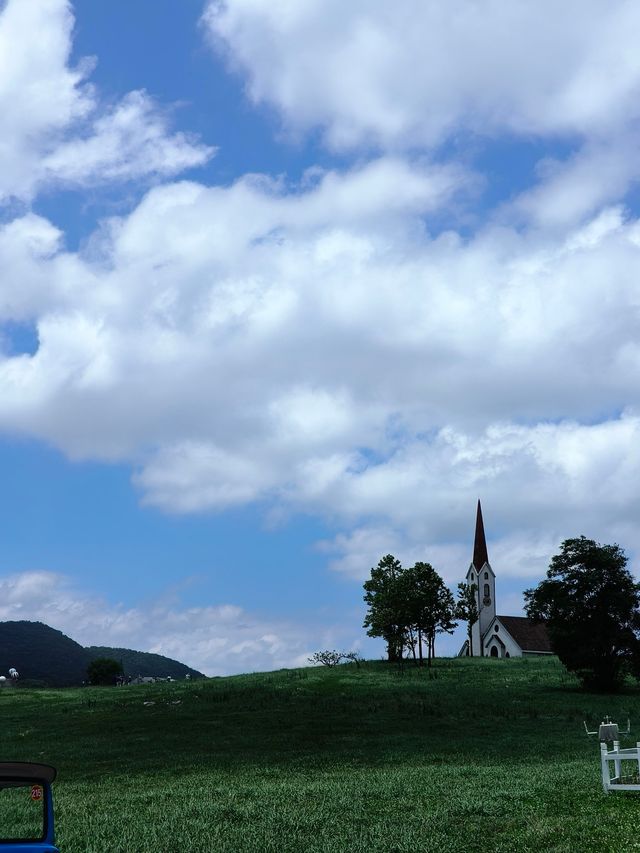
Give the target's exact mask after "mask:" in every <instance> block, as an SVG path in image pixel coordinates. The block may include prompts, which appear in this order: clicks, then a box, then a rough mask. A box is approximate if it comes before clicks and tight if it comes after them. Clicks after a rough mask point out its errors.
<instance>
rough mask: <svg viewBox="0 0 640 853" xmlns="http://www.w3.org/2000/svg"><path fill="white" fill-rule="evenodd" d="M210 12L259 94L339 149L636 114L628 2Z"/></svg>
mask: <svg viewBox="0 0 640 853" xmlns="http://www.w3.org/2000/svg"><path fill="white" fill-rule="evenodd" d="M204 21H205V25H206V26H207V28H208V30H209V32H210V35H211V38H212V41H213V44H214V45H215V47H216V48H217V49H223V50H226V52H227V56H228V58H229V61H230V63H231V65H232V67H234V68H236V69H237V70H239V71H241V72H242V73H243V74H244V75H246V88H247V93H248V95H249V97H250V98H251V99H252V100H253V101H254V102H258V103H259V102H266V103H269V104H272V105H274V106H275V107H276V108H277V109H278V110H279V111H280V113H281V114H282V116H283V118H284V120H285V122H286V123H287V124H288V125H289V126H290V127H291V128H293V129H294V130H298V131H299V130H302V131H307V130H309V129H311V128H315V127H320V128H322V129H323V130H324V132H325V133H326V138H327V141H328V143H329V144H330V145H332V146H335V147H338V148H356V147H358V146H363V145H364V146H368V145H370V144H371V142H373V143H374V144H377V145H379V146H381V147H383V148H385V149H390V148H393V149H396V150H398V149H406V148H415V147H421V148H422V147H429V148H431V147H434V146H437V145H439V144H440V143H442V142H443V141H446V140H447V139H448V138H450V137H451V136H452V135H455V134H458V133H460V132H461V131H462V132H464V133H465V134H474V135H479V136H486V135H488V136H492V135H496V134H503V133H513V134H523V135H542V136H548V135H550V134H554V135H556V134H560V135H569V136H572V135H577V136H589V137H591V136H609V135H610V134H611V132H612V130H616V129H619V128H620V127H622V126H626V125H627V124H628V122H629V121H630V120H631V121H633V120H637V119H638V118H639V117H640V115H639V111H640V107H639V106H638V98H637V94H638V87H639V85H640V58H639V57H638V52H637V50H636V45H635V33H636V32H637V29H638V26H639V25H640V10H638V7H637V4H635V3H633V2H630V0H615V2H612V3H607V4H603V3H601V2H599V0H568V2H565V3H563V4H562V5H561V6H559V5H558V4H557V3H554V2H552V0H541V2H538V3H534V4H531V3H524V2H516V3H509V4H506V5H505V3H503V2H501V0H483V2H480V3H478V2H475V0H463V2H461V3H458V4H456V8H455V10H452V9H451V8H450V7H449V6H447V5H443V4H442V3H440V2H438V0H405V2H403V3H402V4H401V5H400V6H397V5H390V4H389V3H387V2H385V0H373V2H370V0H354V2H350V3H348V4H345V3H343V2H341V0H305V2H297V0H280V2H272V0H212V2H210V4H209V6H208V8H207V10H206V12H205V15H204Z"/></svg>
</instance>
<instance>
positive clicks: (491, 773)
mask: <svg viewBox="0 0 640 853" xmlns="http://www.w3.org/2000/svg"><path fill="white" fill-rule="evenodd" d="M0 701H1V702H2V704H3V708H2V715H3V740H4V743H5V748H4V750H3V752H4V754H5V757H7V758H15V759H21V760H40V761H45V760H46V761H50V762H51V763H53V764H54V765H56V766H57V767H58V769H59V781H58V782H57V783H56V803H57V808H56V814H57V819H58V839H59V842H60V844H61V847H62V849H63V850H64V851H66V853H69V851H87V853H91V851H94V853H103V851H105V850H112V851H121V853H129V851H136V853H145V851H155V850H184V851H189V852H190V853H191V851H193V852H194V853H197V851H209V850H216V851H229V853H231V851H233V853H241V851H255V853H258V851H260V853H263V851H274V853H275V851H278V853H280V851H285V853H287V851H290V853H301V851H317V853H320V851H322V853H345V851H349V853H352V851H380V853H390V851H395V853H404V851H406V853H416V851H438V853H442V851H490V853H493V851H504V853H507V851H508V853H513V851H518V853H520V851H522V853H527V851H535V852H536V853H540V851H556V852H557V853H559V851H567V853H569V851H571V853H575V851H581V853H588V851H598V853H601V851H609V850H616V851H631V850H636V849H637V831H638V829H637V828H638V809H639V808H640V798H638V797H636V796H635V795H633V794H632V795H625V794H615V795H610V796H609V797H607V796H605V795H604V794H603V793H602V790H601V787H600V766H599V755H598V745H597V743H596V742H595V740H594V739H588V738H587V737H586V735H585V734H584V730H583V726H582V721H583V719H587V720H588V721H589V722H591V723H596V722H598V721H599V720H600V719H601V718H602V716H603V715H604V714H606V713H608V714H611V715H612V716H613V717H614V718H616V719H618V720H623V719H624V720H626V718H627V716H630V717H631V722H632V729H633V727H634V726H635V731H632V735H633V737H634V738H637V736H638V734H637V732H638V726H640V692H638V690H637V689H635V688H634V689H631V690H630V692H628V693H626V694H622V695H619V696H615V697H607V696H601V695H593V694H586V693H582V692H581V691H580V690H578V689H577V686H576V684H575V682H574V680H573V678H571V677H570V676H567V675H566V674H565V673H564V671H563V669H562V667H561V666H560V665H559V664H558V662H557V661H556V660H555V659H545V660H533V659H519V660H518V659H511V660H508V661H497V660H478V659H471V660H468V659H467V660H464V659H443V660H438V661H436V666H435V668H434V670H433V672H432V673H431V675H430V674H429V672H428V671H427V670H426V669H425V670H417V669H414V668H413V666H407V667H405V669H404V671H400V670H398V669H397V668H396V667H395V666H389V665H385V664H384V663H382V662H375V663H367V664H365V665H363V666H361V667H360V668H359V669H357V668H355V667H354V666H353V665H351V664H350V665H346V666H342V667H338V668H336V669H301V670H290V671H289V670H284V671H280V672H275V673H268V674H260V675H246V676H237V677H232V678H217V679H209V680H206V681H202V682H184V681H181V682H177V683H175V684H162V685H152V686H150V687H146V686H139V687H124V688H102V689H100V688H86V689H84V690H46V691H29V690H22V691H20V690H6V691H0ZM148 703H153V704H148Z"/></svg>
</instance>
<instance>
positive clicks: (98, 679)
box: [87, 658, 124, 684]
mask: <svg viewBox="0 0 640 853" xmlns="http://www.w3.org/2000/svg"><path fill="white" fill-rule="evenodd" d="M123 674H124V673H123V670H122V664H121V663H120V661H117V660H114V659H113V658H95V660H92V661H91V663H90V664H89V666H88V667H87V677H88V679H89V683H90V684H114V683H115V681H116V679H117V677H118V676H119V675H123Z"/></svg>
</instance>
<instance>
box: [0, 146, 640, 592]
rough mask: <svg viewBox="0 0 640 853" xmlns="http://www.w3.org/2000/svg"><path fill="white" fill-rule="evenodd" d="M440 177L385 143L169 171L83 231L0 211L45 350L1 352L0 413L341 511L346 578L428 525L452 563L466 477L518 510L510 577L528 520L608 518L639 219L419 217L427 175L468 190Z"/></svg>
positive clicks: (430, 184)
mask: <svg viewBox="0 0 640 853" xmlns="http://www.w3.org/2000/svg"><path fill="white" fill-rule="evenodd" d="M444 175H445V177H443V172H442V170H441V169H440V168H439V167H437V166H436V167H434V166H432V165H430V164H428V163H424V162H409V161H403V162H400V161H398V160H397V159H395V158H391V159H387V158H383V159H382V160H381V161H379V162H374V163H369V164H365V165H363V166H358V167H354V168H353V169H350V170H345V171H344V172H337V171H336V172H328V173H323V174H320V175H316V176H314V177H313V179H312V180H311V181H309V179H308V178H305V180H304V182H303V184H302V185H301V186H299V187H293V186H288V185H285V184H282V183H278V182H273V181H271V180H268V179H266V178H260V177H259V176H249V177H244V178H242V179H239V180H238V181H237V182H235V183H234V184H232V185H231V186H229V187H204V186H202V185H199V184H196V183H192V182H182V183H177V184H169V185H165V186H162V187H156V188H155V189H153V190H151V191H150V192H149V193H148V194H147V195H146V196H145V197H144V198H143V199H142V201H141V202H140V204H139V205H138V206H137V207H136V208H135V209H134V210H133V211H132V212H131V213H130V214H129V215H127V216H124V217H120V218H118V219H114V220H111V221H108V222H106V223H105V224H104V225H103V227H102V228H101V229H100V230H99V232H98V233H97V234H96V235H95V237H94V239H93V240H92V241H90V242H89V244H88V246H87V248H86V249H85V250H83V251H81V252H79V253H70V252H66V251H64V250H63V249H62V248H61V245H60V240H59V236H60V235H59V233H58V232H57V231H56V229H54V228H53V227H52V226H51V225H50V224H49V223H48V222H46V221H45V220H43V219H41V218H38V217H34V216H32V215H30V216H27V217H23V218H21V219H17V220H14V221H13V222H10V223H8V224H7V225H5V226H3V227H2V228H1V229H0V258H2V261H3V267H4V269H5V274H6V279H5V280H6V282H7V283H8V286H7V287H6V288H5V290H4V292H3V301H2V302H1V303H0V310H1V311H2V312H3V313H4V318H5V319H15V318H21V319H23V320H24V319H27V320H30V321H31V322H34V323H35V324H36V325H37V329H38V335H39V347H38V350H37V352H36V353H35V354H33V355H19V356H11V355H6V356H5V357H4V358H2V359H0V389H1V390H2V393H1V394H0V427H1V428H2V429H4V430H5V431H7V432H13V433H18V434H28V435H31V436H36V437H38V438H41V439H43V440H45V441H47V442H49V443H53V444H54V445H56V446H57V447H59V448H60V449H62V450H63V451H64V452H66V453H67V454H68V455H69V456H71V457H73V458H100V459H107V460H109V459H120V460H125V461H128V462H130V463H132V464H133V466H134V467H135V471H136V473H135V476H134V480H135V483H136V485H137V487H138V489H139V490H140V492H141V496H142V499H143V500H144V501H145V502H147V503H149V504H151V505H154V506H157V507H159V508H161V509H162V510H164V511H168V512H178V513H185V512H198V511H212V510H213V511H222V510H224V509H226V508H228V507H233V506H239V505H244V504H247V503H251V502H260V503H261V504H263V505H264V506H267V507H271V508H274V507H275V508H276V509H280V510H283V511H285V512H291V511H294V512H295V511H299V510H302V511H305V512H314V513H318V514H320V515H322V516H323V517H325V518H328V519H330V520H331V522H332V523H333V524H335V525H336V526H337V527H338V529H341V527H343V526H344V525H347V528H346V529H345V532H344V533H343V534H342V538H339V539H338V540H336V542H334V543H333V544H332V545H330V546H327V547H330V548H332V549H333V552H332V554H331V559H333V560H334V567H335V568H336V569H339V570H341V571H343V572H344V573H346V574H347V575H348V576H351V577H354V578H355V577H356V576H358V577H359V576H360V574H359V573H360V571H361V570H362V567H363V566H365V567H366V569H368V567H369V566H370V565H372V564H373V563H375V562H376V560H377V558H379V556H380V552H387V551H389V550H393V548H395V547H397V548H399V549H404V551H406V553H407V554H409V555H410V557H411V558H412V559H418V558H419V557H420V555H424V548H425V544H428V545H429V546H430V547H431V548H436V547H437V548H439V549H440V551H438V561H439V562H440V564H441V566H440V568H441V569H442V570H443V571H444V572H445V574H446V575H447V577H451V578H453V577H454V576H457V574H458V573H459V565H460V563H459V560H460V559H463V557H462V554H461V552H460V551H459V550H458V546H457V542H458V539H459V533H460V531H461V530H466V529H467V527H468V524H469V521H468V513H469V506H472V505H473V502H474V501H475V498H476V497H477V496H478V495H480V496H481V497H482V498H483V499H485V500H487V501H488V502H489V503H490V504H491V506H492V510H491V512H492V515H493V517H494V518H500V519H501V524H503V525H505V529H506V528H509V529H511V530H512V531H518V536H519V537H520V539H519V540H518V541H515V540H514V541H510V540H508V539H505V540H504V541H497V542H496V548H497V549H498V551H499V549H502V551H503V553H504V561H505V572H506V573H509V572H511V573H512V574H513V575H516V576H520V577H522V576H525V575H527V574H535V573H539V571H540V569H541V567H543V565H542V563H539V562H538V558H537V557H536V560H535V561H533V562H532V560H531V559H529V561H528V563H526V565H525V563H524V562H523V560H524V558H523V553H524V552H523V550H522V546H523V543H524V544H525V545H527V547H529V554H531V553H532V550H531V549H532V548H533V551H535V553H536V554H541V553H542V552H543V551H544V549H545V548H548V549H551V548H552V547H553V543H556V544H557V543H558V542H559V541H560V539H561V538H562V537H563V536H566V535H573V533H577V532H582V531H585V532H587V533H590V532H591V531H593V530H595V531H599V530H604V535H603V538H605V539H606V538H608V535H609V534H608V532H607V531H619V532H621V533H623V534H625V535H626V532H627V529H628V528H629V526H630V525H631V524H632V520H633V518H634V517H635V515H636V514H637V505H638V498H639V496H640V491H639V490H638V485H637V484H638V482H639V478H638V472H639V466H640V457H638V451H637V448H638V447H640V441H639V439H640V426H639V421H638V411H640V408H639V407H640V400H639V399H638V383H637V370H638V359H639V354H638V343H637V328H638V315H639V311H640V295H639V292H638V288H637V274H636V272H637V269H638V259H639V252H640V225H639V224H638V222H637V221H636V220H634V219H633V218H632V217H630V216H629V215H628V214H626V213H625V211H624V210H622V209H621V208H617V207H612V208H607V209H605V210H603V211H601V212H600V213H598V215H596V216H595V217H593V218H592V219H591V220H590V221H589V222H588V223H587V224H586V225H583V226H580V227H577V228H575V227H574V228H571V229H566V228H565V229H563V230H562V233H561V234H560V235H559V234H558V233H557V232H543V231H530V232H526V231H525V232H521V231H518V230H517V229H515V228H511V229H510V228H507V227H505V226H503V225H500V224H494V223H491V222H489V223H488V224H487V225H486V226H485V227H484V228H482V229H480V230H478V231H477V233H476V234H475V235H473V236H471V237H468V238H466V239H463V238H462V237H460V236H459V235H458V234H456V233H454V232H443V233H440V234H437V235H435V236H431V235H430V233H429V220H430V217H431V216H432V215H437V214H436V213H435V212H433V205H434V197H436V198H438V199H441V201H440V202H438V204H442V203H445V202H444V201H442V199H451V198H452V197H453V196H455V195H456V194H459V193H464V192H466V191H468V188H469V185H468V181H467V176H466V175H465V173H458V174H457V176H456V177H455V178H453V177H452V176H451V174H450V173H449V172H447V171H445V173H444ZM368 176H371V180H372V184H373V186H374V189H373V190H372V191H371V193H370V194H369V196H368V199H367V204H366V205H364V204H362V203H361V197H362V186H363V184H364V183H365V179H366V178H367V177H368ZM390 199H393V203H390ZM595 494H597V496H598V499H597V501H593V500H592V496H593V495H595ZM607 525H608V528H607V529H606V530H605V527H606V526H607ZM543 530H545V531H546V533H545V534H544V536H543V533H542V531H543ZM385 537H391V542H392V546H384V545H383V542H384V541H385ZM522 537H524V539H523V538H522ZM526 537H529V539H527V538H526ZM531 537H533V539H531ZM545 537H546V538H545ZM621 538H624V537H623V536H621ZM496 539H497V540H501V539H502V534H501V535H499V536H497V537H496ZM543 539H544V542H543V544H542V545H541V544H540V543H541V542H542V541H543ZM628 541H630V542H631V543H633V544H635V542H636V538H635V536H633V535H632V534H631V539H630V540H628ZM518 543H520V544H518ZM536 543H537V544H536ZM519 548H520V550H518V549H519ZM433 553H434V552H433V551H432V554H433ZM547 557H548V551H547ZM541 559H542V558H541ZM463 562H466V557H465V558H464V560H463ZM534 563H535V572H534ZM454 564H455V571H454ZM357 567H359V568H357Z"/></svg>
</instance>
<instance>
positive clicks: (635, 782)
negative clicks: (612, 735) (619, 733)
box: [600, 740, 640, 794]
mask: <svg viewBox="0 0 640 853" xmlns="http://www.w3.org/2000/svg"><path fill="white" fill-rule="evenodd" d="M600 760H601V763H602V787H603V788H604V791H605V793H606V794H608V793H609V791H640V741H639V742H638V743H636V745H635V746H634V747H631V748H630V749H620V742H619V741H617V740H614V742H613V749H612V750H611V751H609V750H607V745H606V743H601V744H600ZM612 764H613V776H612V775H611V765H612Z"/></svg>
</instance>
